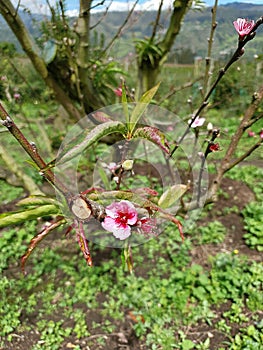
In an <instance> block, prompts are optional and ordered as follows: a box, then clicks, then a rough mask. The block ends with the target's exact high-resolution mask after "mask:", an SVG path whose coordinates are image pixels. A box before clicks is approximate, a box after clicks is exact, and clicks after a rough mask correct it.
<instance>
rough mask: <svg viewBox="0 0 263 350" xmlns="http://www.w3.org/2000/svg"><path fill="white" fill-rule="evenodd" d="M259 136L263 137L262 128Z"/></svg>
mask: <svg viewBox="0 0 263 350" xmlns="http://www.w3.org/2000/svg"><path fill="white" fill-rule="evenodd" d="M259 137H260V138H261V139H263V129H261V131H260V133H259Z"/></svg>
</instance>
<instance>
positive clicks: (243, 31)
mask: <svg viewBox="0 0 263 350" xmlns="http://www.w3.org/2000/svg"><path fill="white" fill-rule="evenodd" d="M233 24H234V27H235V29H236V31H237V32H238V34H239V37H240V39H243V38H244V36H246V35H247V34H249V33H250V32H251V30H252V29H253V27H254V24H255V22H254V21H253V20H251V21H249V20H247V19H245V18H238V19H237V20H236V21H234V22H233Z"/></svg>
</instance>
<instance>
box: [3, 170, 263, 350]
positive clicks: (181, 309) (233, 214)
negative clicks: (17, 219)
mask: <svg viewBox="0 0 263 350" xmlns="http://www.w3.org/2000/svg"><path fill="white" fill-rule="evenodd" d="M230 177H231V178H232V179H226V180H225V182H224V185H223V188H222V192H221V195H220V200H219V202H218V203H216V204H215V205H213V206H212V207H211V208H209V210H206V211H205V212H203V214H202V218H201V219H200V221H199V222H198V223H197V225H196V227H195V228H194V229H193V230H192V231H191V232H188V233H187V234H186V236H187V239H186V241H185V242H184V243H182V242H181V241H180V239H179V237H178V234H177V232H175V231H174V228H172V227H171V228H168V229H167V231H166V232H165V233H163V234H161V235H160V236H159V237H158V239H154V240H151V241H150V242H148V243H147V244H145V245H144V246H140V247H137V248H135V249H134V251H133V256H134V261H135V274H134V275H129V274H128V273H127V272H125V271H123V269H122V267H121V261H120V252H119V251H118V250H111V249H109V248H103V247H99V246H96V245H93V246H92V251H93V258H94V264H95V266H94V267H93V268H88V267H87V266H86V263H85V261H84V260H83V258H82V256H81V255H80V254H79V251H78V247H77V244H76V242H75V239H74V237H73V236H72V237H69V238H65V237H64V236H63V233H62V232H61V231H59V232H57V233H55V234H53V235H51V236H50V237H49V238H48V239H47V240H46V241H45V242H44V243H43V244H41V245H40V247H38V248H37V250H36V251H35V252H34V254H33V256H32V258H30V260H29V262H28V265H27V271H28V275H27V276H26V277H23V276H22V274H21V270H20V266H19V257H20V256H21V255H22V254H23V253H24V251H25V249H26V244H27V243H28V242H29V240H30V238H31V237H32V235H34V234H35V232H36V230H37V228H39V225H40V224H41V222H30V223H27V225H24V226H23V227H20V228H17V227H14V228H9V229H5V230H2V232H1V252H2V254H1V265H0V266H1V270H2V276H1V284H0V290H1V292H0V293H1V298H0V312H1V318H0V323H1V325H0V330H1V331H0V332H1V346H2V349H21V350H23V349H32V350H35V349H47V350H48V349H50V350H55V349H67V348H69V349H70V348H72V349H94V350H95V349H134V350H135V349H167V350H168V349H183V350H186V349H232V350H239V349H240V350H242V349H251V350H252V349H253V350H254V349H262V342H263V332H262V329H263V324H262V322H263V321H262V320H263V307H262V305H263V292H262V282H263V265H262V255H261V254H262V253H260V252H259V250H262V248H263V242H262V234H263V232H262V222H261V218H262V183H261V179H262V169H260V168H256V167H254V166H245V167H242V168H239V169H237V170H236V171H233V172H232V173H230ZM246 183H247V184H248V186H247V185H246ZM256 183H257V186H255V184H256ZM249 186H250V187H249ZM253 188H257V191H252V189H253ZM6 190H7V188H6ZM6 193H7V192H6ZM10 193H11V192H10ZM239 194H240V195H239ZM12 195H13V196H16V194H15V193H13V194H12ZM10 199H11V198H10ZM226 199H227V200H226ZM245 228H246V229H245ZM252 248H257V249H252Z"/></svg>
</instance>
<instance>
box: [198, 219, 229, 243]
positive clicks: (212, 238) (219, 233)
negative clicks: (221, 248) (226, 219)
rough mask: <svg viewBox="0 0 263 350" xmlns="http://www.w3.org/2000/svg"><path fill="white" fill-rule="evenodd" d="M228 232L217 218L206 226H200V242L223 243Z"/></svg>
mask: <svg viewBox="0 0 263 350" xmlns="http://www.w3.org/2000/svg"><path fill="white" fill-rule="evenodd" d="M226 233H227V229H226V227H225V226H224V225H223V224H222V223H221V222H220V221H218V220H215V221H213V222H210V223H209V224H208V225H206V226H200V227H199V228H198V234H199V235H200V238H199V243H200V244H208V243H222V242H223V241H224V239H225V235H226Z"/></svg>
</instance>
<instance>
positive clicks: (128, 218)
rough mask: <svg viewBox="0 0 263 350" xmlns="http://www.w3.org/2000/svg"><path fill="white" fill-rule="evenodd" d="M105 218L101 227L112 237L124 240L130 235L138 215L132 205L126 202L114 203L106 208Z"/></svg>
mask: <svg viewBox="0 0 263 350" xmlns="http://www.w3.org/2000/svg"><path fill="white" fill-rule="evenodd" d="M106 214H107V215H106V217H105V219H104V221H103V222H102V223H101V225H102V227H103V228H104V229H105V230H107V231H109V232H112V233H113V235H114V236H115V237H116V238H118V239H120V240H124V239H126V238H128V237H129V236H130V235H131V226H132V225H135V224H136V222H137V218H138V213H137V211H136V209H135V207H134V205H133V204H132V203H131V202H129V201H126V200H122V201H120V202H114V203H112V204H111V205H109V206H108V207H106Z"/></svg>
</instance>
